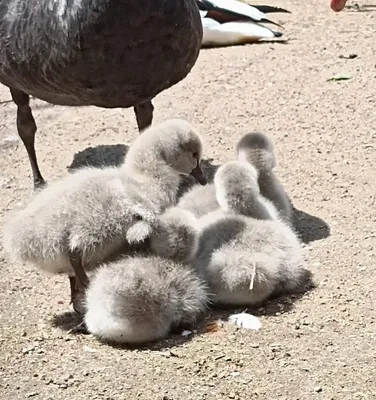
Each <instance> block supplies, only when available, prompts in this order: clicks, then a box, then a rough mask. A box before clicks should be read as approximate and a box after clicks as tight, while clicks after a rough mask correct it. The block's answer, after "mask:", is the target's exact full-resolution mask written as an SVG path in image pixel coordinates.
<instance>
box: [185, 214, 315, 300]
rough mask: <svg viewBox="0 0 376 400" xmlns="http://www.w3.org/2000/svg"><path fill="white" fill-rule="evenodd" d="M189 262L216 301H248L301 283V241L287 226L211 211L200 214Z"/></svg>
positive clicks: (290, 289) (304, 280) (296, 287)
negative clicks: (195, 245) (194, 252)
mask: <svg viewBox="0 0 376 400" xmlns="http://www.w3.org/2000/svg"><path fill="white" fill-rule="evenodd" d="M200 226H201V231H200V237H199V245H198V250H197V253H196V256H195V258H194V261H193V263H192V265H193V267H194V268H195V269H196V270H197V272H198V274H199V276H201V277H202V279H203V280H204V281H206V282H207V284H208V286H209V292H210V293H211V294H212V295H213V298H212V301H213V302H214V303H217V304H222V305H230V306H239V305H245V306H246V305H254V304H259V303H261V302H263V301H265V300H266V299H267V298H268V297H270V296H271V295H278V294H283V293H289V292H294V291H299V290H301V289H302V287H304V285H305V284H306V283H307V279H308V277H309V273H308V272H307V270H306V269H305V268H304V265H305V257H304V253H303V249H302V247H301V244H300V242H299V240H298V238H297V237H296V235H295V234H294V232H293V231H292V230H291V228H290V227H288V226H287V225H285V224H284V223H283V222H280V221H276V220H258V219H253V218H250V217H244V216H242V215H235V214H228V213H225V212H223V211H215V212H213V213H210V214H207V215H205V216H204V217H202V218H201V219H200Z"/></svg>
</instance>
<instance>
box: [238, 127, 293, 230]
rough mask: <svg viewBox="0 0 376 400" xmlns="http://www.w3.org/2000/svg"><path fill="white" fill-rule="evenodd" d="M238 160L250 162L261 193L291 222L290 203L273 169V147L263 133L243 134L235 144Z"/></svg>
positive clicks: (274, 162) (274, 163)
mask: <svg viewBox="0 0 376 400" xmlns="http://www.w3.org/2000/svg"><path fill="white" fill-rule="evenodd" d="M237 155H238V160H241V161H247V162H249V163H251V164H252V165H253V166H254V167H255V168H256V169H257V171H258V175H259V176H258V184H259V187H260V192H261V194H262V195H263V196H264V197H265V198H267V199H269V200H270V201H271V202H272V203H273V204H274V205H275V206H276V208H277V210H278V211H279V213H280V214H281V217H282V218H283V219H284V220H285V221H286V222H289V223H290V222H291V218H292V212H293V211H292V204H291V202H290V199H289V197H288V195H287V193H286V191H285V189H284V187H283V186H282V184H281V183H280V182H279V180H278V178H277V176H276V174H275V173H274V171H273V169H274V167H275V166H276V158H275V152H274V147H273V144H272V142H271V141H270V139H268V138H267V137H266V136H265V135H264V134H262V133H258V132H254V133H249V134H247V135H244V136H243V137H242V139H241V140H240V141H239V143H238V145H237Z"/></svg>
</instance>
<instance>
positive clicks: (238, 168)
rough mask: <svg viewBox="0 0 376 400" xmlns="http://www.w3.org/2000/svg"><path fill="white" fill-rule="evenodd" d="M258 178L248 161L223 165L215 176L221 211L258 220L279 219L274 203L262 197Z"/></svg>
mask: <svg viewBox="0 0 376 400" xmlns="http://www.w3.org/2000/svg"><path fill="white" fill-rule="evenodd" d="M257 178H258V173H257V170H256V169H255V168H254V167H253V166H252V165H251V164H249V163H248V162H246V161H228V162H227V163H225V164H223V165H221V166H220V167H219V168H218V171H217V172H216V174H215V176H214V186H215V191H216V198H217V201H218V203H219V205H220V207H221V209H222V210H224V211H231V212H235V213H236V214H240V215H244V216H252V217H253V218H257V219H275V220H276V219H278V218H279V216H278V211H277V210H276V208H275V207H274V205H273V203H272V202H271V201H269V200H268V199H265V198H264V197H263V196H262V195H261V193H260V188H259V185H258V182H257Z"/></svg>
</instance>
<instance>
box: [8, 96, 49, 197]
mask: <svg viewBox="0 0 376 400" xmlns="http://www.w3.org/2000/svg"><path fill="white" fill-rule="evenodd" d="M10 94H11V96H12V99H13V101H14V103H15V104H16V106H17V130H18V134H19V136H20V138H21V140H22V142H23V144H24V146H25V148H26V151H27V154H28V156H29V161H30V165H31V169H32V172H33V181H34V189H40V188H42V187H43V186H44V185H45V184H46V182H45V180H44V179H43V177H42V174H41V173H40V170H39V166H38V161H37V156H36V154H35V132H36V131H37V126H36V124H35V120H34V117H33V114H32V112H31V108H30V96H29V95H28V94H26V93H24V92H22V91H21V90H18V89H13V88H10Z"/></svg>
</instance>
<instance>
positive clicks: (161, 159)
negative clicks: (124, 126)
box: [125, 119, 206, 185]
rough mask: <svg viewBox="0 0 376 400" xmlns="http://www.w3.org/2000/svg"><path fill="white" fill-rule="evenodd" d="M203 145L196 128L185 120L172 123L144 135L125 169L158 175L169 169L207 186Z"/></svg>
mask: <svg viewBox="0 0 376 400" xmlns="http://www.w3.org/2000/svg"><path fill="white" fill-rule="evenodd" d="M202 153H203V145H202V141H201V138H200V135H199V134H198V133H197V132H196V130H195V128H194V127H193V126H192V125H191V124H190V123H189V122H187V121H185V120H183V119H170V120H167V121H164V122H162V123H160V124H158V125H155V126H152V127H150V128H148V129H146V130H145V131H144V132H142V133H141V134H140V135H139V137H138V138H137V139H136V140H135V141H134V143H133V144H132V146H131V148H130V149H129V151H128V154H127V156H126V158H125V165H128V166H129V165H132V166H133V167H136V168H137V169H139V170H150V171H153V170H154V171H155V172H157V171H158V170H159V169H160V168H162V166H163V165H165V166H166V165H167V166H168V167H169V168H170V169H172V170H174V171H175V172H176V173H177V174H179V175H180V174H181V175H192V176H193V177H194V178H195V179H196V180H197V181H198V182H199V183H200V184H201V185H205V184H206V179H205V177H204V175H203V173H202V170H201V167H200V162H201V158H202Z"/></svg>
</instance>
